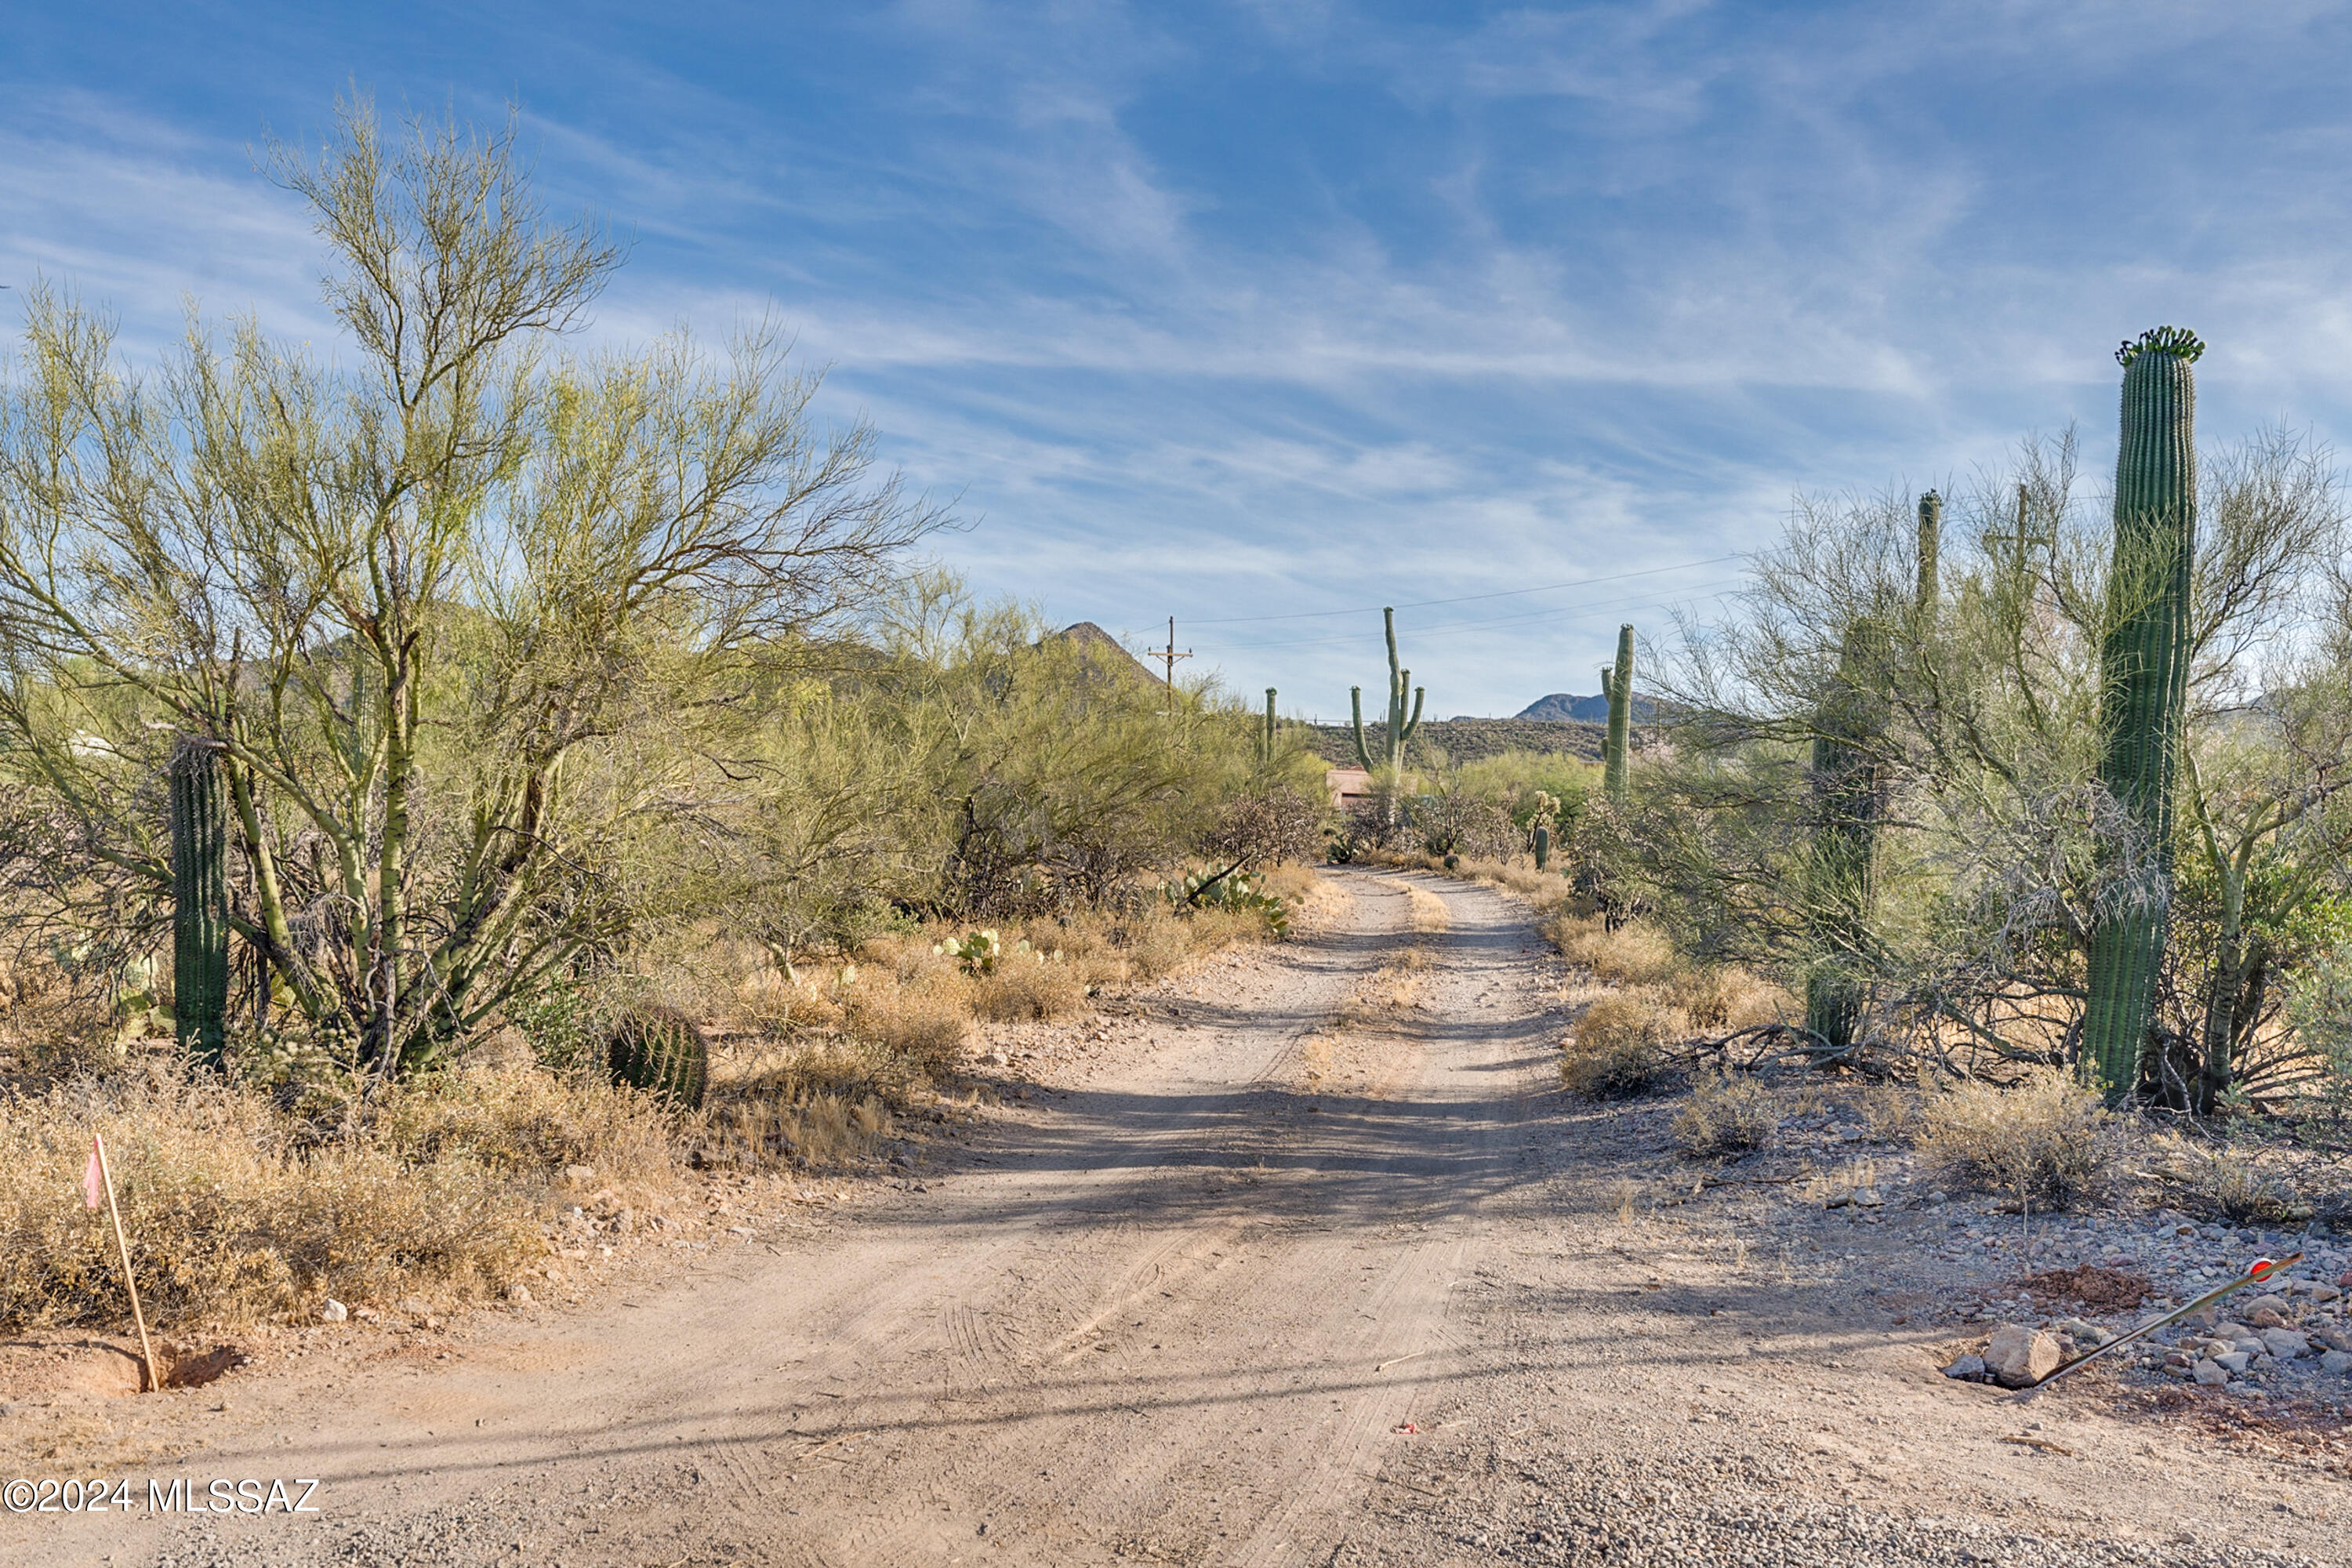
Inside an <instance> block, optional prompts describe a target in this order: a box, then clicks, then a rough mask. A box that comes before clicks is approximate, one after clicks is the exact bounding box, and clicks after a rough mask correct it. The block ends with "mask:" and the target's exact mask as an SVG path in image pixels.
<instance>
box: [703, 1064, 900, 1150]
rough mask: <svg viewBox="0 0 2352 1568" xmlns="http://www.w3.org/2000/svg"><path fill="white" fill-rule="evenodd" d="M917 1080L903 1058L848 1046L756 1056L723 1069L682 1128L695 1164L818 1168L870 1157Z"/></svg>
mask: <svg viewBox="0 0 2352 1568" xmlns="http://www.w3.org/2000/svg"><path fill="white" fill-rule="evenodd" d="M922 1081H923V1079H922V1075H921V1074H920V1073H919V1072H918V1071H916V1070H914V1069H913V1068H911V1067H910V1065H909V1064H908V1061H907V1060H906V1059H905V1058H901V1057H898V1056H896V1055H894V1054H892V1053H890V1052H888V1051H886V1050H884V1049H882V1048H880V1047H875V1046H871V1045H866V1044H862V1043H859V1042H856V1041H850V1042H841V1041H828V1042H825V1043H824V1044H821V1045H816V1046H812V1047H796V1048H791V1049H784V1050H770V1051H764V1052H761V1053H760V1054H758V1055H757V1056H754V1057H751V1058H748V1059H745V1060H741V1061H738V1062H734V1063H730V1064H729V1066H728V1068H726V1069H725V1070H724V1071H723V1073H722V1074H721V1075H720V1076H719V1079H717V1081H715V1082H714V1083H713V1085H712V1088H711V1101H710V1105H709V1108H708V1109H707V1110H705V1111H704V1112H703V1114H702V1115H701V1117H699V1118H698V1121H697V1122H696V1124H695V1126H694V1127H693V1128H692V1129H690V1131H689V1134H688V1136H689V1137H690V1139H691V1141H692V1142H693V1144H694V1157H695V1159H696V1161H697V1163H700V1164H706V1165H721V1166H732V1167H736V1168H738V1169H743V1170H763V1169H779V1168H784V1167H796V1168H799V1169H803V1170H824V1169H830V1168H833V1167H835V1166H839V1165H843V1164H845V1163H850V1162H853V1161H855V1160H857V1159H859V1158H861V1157H863V1156H865V1155H866V1154H869V1153H871V1152H873V1149H874V1146H875V1144H876V1143H877V1142H878V1141H879V1140H881V1139H882V1138H884V1137H886V1136H887V1135H888V1134H889V1132H890V1131H891V1127H892V1114H891V1113H892V1110H893V1108H900V1109H903V1108H904V1107H906V1106H907V1105H908V1103H910V1101H911V1100H912V1099H913V1097H914V1094H915V1091H916V1089H917V1088H918V1087H919V1084H920V1083H921V1082H922Z"/></svg>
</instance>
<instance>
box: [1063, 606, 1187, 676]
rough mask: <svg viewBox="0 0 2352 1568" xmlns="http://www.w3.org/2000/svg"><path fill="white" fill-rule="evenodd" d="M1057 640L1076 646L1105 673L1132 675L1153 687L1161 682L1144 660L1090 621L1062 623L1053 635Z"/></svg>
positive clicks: (1089, 661)
mask: <svg viewBox="0 0 2352 1568" xmlns="http://www.w3.org/2000/svg"><path fill="white" fill-rule="evenodd" d="M1054 637H1055V640H1056V641H1059V642H1066V643H1069V644H1072V645H1073V646H1075V647H1076V648H1077V649H1078V651H1079V653H1080V654H1082V655H1083V656H1084V657H1085V658H1086V661H1087V663H1088V664H1090V665H1092V666H1094V667H1095V668H1097V669H1098V670H1101V671H1102V672H1103V673H1104V674H1106V675H1120V676H1133V677H1134V678H1135V679H1138V680H1142V681H1148V682H1150V684H1151V685H1153V686H1158V685H1160V684H1161V681H1160V677H1158V676H1156V675H1154V674H1152V673H1151V671H1150V669H1149V668H1146V667H1145V666H1144V664H1143V662H1142V661H1141V660H1140V659H1139V658H1136V657H1135V656H1134V655H1133V654H1131V653H1129V652H1128V651H1127V649H1126V648H1124V647H1121V646H1120V645H1119V640H1118V638H1117V637H1113V636H1111V635H1110V634H1109V633H1108V632H1107V631H1105V630H1103V629H1102V627H1100V626H1097V625H1095V624H1094V622H1092V621H1080V622H1078V623H1077V625H1076V626H1064V627H1063V628H1062V629H1061V630H1060V631H1058V632H1055V634H1054Z"/></svg>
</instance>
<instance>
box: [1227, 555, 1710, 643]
mask: <svg viewBox="0 0 2352 1568" xmlns="http://www.w3.org/2000/svg"><path fill="white" fill-rule="evenodd" d="M1743 559H1745V557H1743V556H1740V555H1737V554H1733V555H1710V556H1708V557H1707V558H1706V560H1704V561H1680V562H1676V563H1675V564H1674V565H1672V566H1649V567H1644V568H1643V570H1641V571H1639V572H1619V573H1615V574H1612V575H1610V576H1607V577H1585V578H1580V579H1579V580H1578V581H1576V582H1574V583H1547V584H1544V585H1543V586H1541V587H1539V588H1505V589H1502V590H1500V591H1499V592H1497V593H1493V594H1465V595H1461V596H1460V597H1459V598H1453V599H1422V600H1419V601H1417V602H1415V603H1413V604H1410V605H1369V606H1365V607H1362V608H1359V609H1353V610H1299V611H1297V612H1295V613H1293V614H1290V615H1286V616H1221V617H1219V618H1217V619H1215V620H1206V621H1194V622H1193V623H1192V624H1193V625H1194V626H1239V625H1241V624H1242V623H1244V621H1311V620H1319V619H1322V618H1325V617H1328V616H1369V615H1370V614H1371V613H1372V611H1374V610H1384V609H1396V610H1426V609H1428V608H1430V607H1431V606H1432V605H1467V604H1472V603H1475V602H1476V601H1478V600H1482V599H1510V598H1516V597H1517V596H1518V595H1522V594H1553V593H1558V592H1559V590H1560V589H1562V588H1582V587H1587V586H1590V585H1591V584H1595V583H1622V582H1625V581H1626V580H1627V579H1629V578H1633V577H1654V576H1656V575H1658V574H1660V573H1662V572H1687V571H1689V570H1690V569H1691V568H1692V567H1694V566H1717V565H1720V564H1722V563H1724V562H1726V561H1739V560H1743Z"/></svg>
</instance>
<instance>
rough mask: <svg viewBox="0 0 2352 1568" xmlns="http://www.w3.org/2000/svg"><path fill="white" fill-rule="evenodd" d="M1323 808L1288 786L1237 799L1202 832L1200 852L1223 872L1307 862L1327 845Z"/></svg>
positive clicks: (1264, 790)
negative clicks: (1306, 860) (1320, 848)
mask: <svg viewBox="0 0 2352 1568" xmlns="http://www.w3.org/2000/svg"><path fill="white" fill-rule="evenodd" d="M1327 815H1328V813H1327V811H1326V809H1325V807H1324V805H1323V803H1322V802H1321V801H1320V800H1318V799H1317V798H1316V797H1314V796H1312V795H1308V794H1307V793H1306V792H1305V791H1304V790H1300V789H1297V788H1294V787H1292V786H1291V785H1289V784H1274V785H1271V786H1269V787H1267V788H1265V789H1258V790H1252V791H1249V792H1248V793H1246V794H1244V795H1235V796H1234V798H1233V799H1232V800H1231V801H1229V802H1227V803H1226V805H1225V806H1224V809H1223V810H1222V811H1220V812H1219V813H1218V814H1217V815H1216V816H1215V818H1214V819H1213V820H1212V821H1211V822H1210V824H1209V826H1208V827H1207V828H1206V829H1205V830H1204V831H1202V834H1201V835H1200V837H1198V839H1197V840H1195V847H1197V848H1198V849H1199V850H1200V852H1201V853H1202V855H1204V856H1206V857H1207V858H1209V859H1210V860H1211V861H1212V862H1213V863H1214V864H1215V865H1217V866H1220V867H1224V866H1234V867H1238V868H1243V869H1247V868H1252V867H1264V866H1274V865H1278V864H1280V863H1281V862H1283V861H1286V860H1305V859H1307V858H1310V857H1311V856H1313V855H1315V854H1316V853H1317V851H1318V848H1319V847H1320V846H1321V844H1322V841H1323V818H1324V817H1325V816H1327Z"/></svg>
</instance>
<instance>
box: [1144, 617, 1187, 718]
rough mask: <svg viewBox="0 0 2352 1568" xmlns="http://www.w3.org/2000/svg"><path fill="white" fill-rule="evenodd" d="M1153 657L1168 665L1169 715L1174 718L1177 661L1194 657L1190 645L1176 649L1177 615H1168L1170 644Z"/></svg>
mask: <svg viewBox="0 0 2352 1568" xmlns="http://www.w3.org/2000/svg"><path fill="white" fill-rule="evenodd" d="M1153 657H1154V658H1158V659H1159V660H1160V663H1162V664H1163V665H1166V666H1167V667H1168V716H1169V717H1170V718H1171V719H1173V718H1174V717H1176V661H1177V660H1178V659H1180V658H1192V649H1191V648H1189V647H1188V648H1186V649H1184V650H1183V651H1182V652H1181V653H1179V652H1178V651H1177V650H1176V617H1175V616H1169V617H1168V646H1167V647H1164V648H1162V649H1160V652H1159V653H1157V654H1156V655H1154V656H1153Z"/></svg>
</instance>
